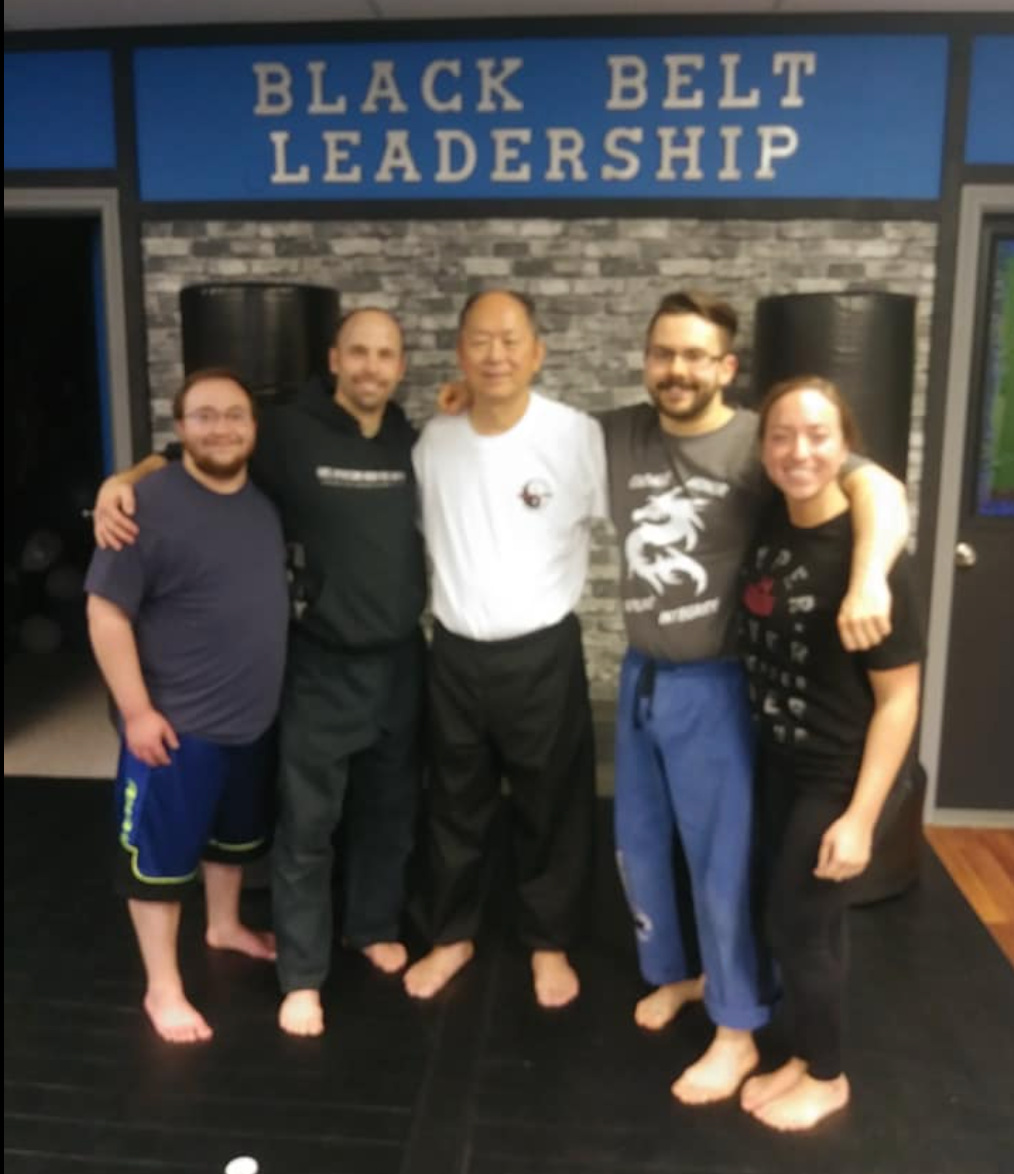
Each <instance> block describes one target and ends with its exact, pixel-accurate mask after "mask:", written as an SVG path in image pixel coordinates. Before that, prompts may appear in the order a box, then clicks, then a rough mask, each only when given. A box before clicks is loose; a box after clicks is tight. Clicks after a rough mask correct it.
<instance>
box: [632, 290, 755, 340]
mask: <svg viewBox="0 0 1014 1174" xmlns="http://www.w3.org/2000/svg"><path fill="white" fill-rule="evenodd" d="M670 314H694V315H696V317H698V318H703V319H704V320H705V321H706V322H710V323H712V325H714V326H717V327H718V328H719V329H720V330H722V331H724V332H725V336H726V341H725V346H726V349H727V350H731V348H732V344H733V342H735V340H736V331H737V330H738V329H739V317H738V316H737V314H736V311H735V310H734V309H733V308H732V306H730V305H729V303H728V302H723V301H722V299H721V298H716V297H715V296H714V295H713V294H709V293H704V292H703V291H702V290H695V289H689V290H677V291H676V292H675V293H667V294H666V295H665V297H663V298H662V300H661V301H660V302H659V303H658V305H657V306H656V307H655V313H654V314H652V316H651V321H650V322H649V323H648V329H647V330H646V331H645V334H644V341H645V345H647V343H648V339H650V338H651V332H652V331H653V330H654V329H655V323H656V322H657V321H658V320H659V318H666V317H668V316H669V315H670Z"/></svg>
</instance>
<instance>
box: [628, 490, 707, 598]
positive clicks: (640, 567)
mask: <svg viewBox="0 0 1014 1174" xmlns="http://www.w3.org/2000/svg"><path fill="white" fill-rule="evenodd" d="M709 488H710V483H709V482H707V481H706V480H705V479H703V478H697V477H691V478H690V479H689V480H688V481H687V482H686V484H685V485H674V486H673V487H672V488H671V489H667V490H665V492H663V493H652V494H650V495H649V496H648V499H647V501H646V502H645V503H644V505H642V506H638V508H637V509H635V510H633V511H632V512H631V515H630V520H631V522H633V523H634V525H633V528H632V529H631V531H630V533H629V534H628V535H627V538H626V541H625V543H624V553H625V554H626V559H627V567H628V574H629V575H630V577H631V578H637V579H643V580H644V582H645V583H647V584H648V586H649V587H651V589H652V591H654V592H655V593H656V594H657V595H664V594H665V590H666V588H667V587H675V586H678V585H679V584H680V583H682V582H683V580H684V579H687V580H689V581H690V583H691V584H692V585H693V588H694V594H695V595H701V594H702V593H703V592H704V591H705V590H707V586H708V573H707V571H705V569H704V567H703V566H701V564H700V563H699V562H698V561H697V560H696V559H695V558H692V557H691V556H690V554H688V553H687V552H688V551H692V550H694V549H695V548H696V546H697V539H698V535H699V534H700V532H701V531H702V530H703V529H704V523H703V521H702V519H701V514H700V510H701V509H702V508H703V507H704V506H705V505H706V504H707V502H708V500H709V498H710V497H712V496H714V494H713V491H711V492H709Z"/></svg>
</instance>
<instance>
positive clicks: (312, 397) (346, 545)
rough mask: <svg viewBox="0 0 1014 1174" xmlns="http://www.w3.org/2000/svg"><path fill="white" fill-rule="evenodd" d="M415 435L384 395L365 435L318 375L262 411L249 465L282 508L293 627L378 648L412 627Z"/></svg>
mask: <svg viewBox="0 0 1014 1174" xmlns="http://www.w3.org/2000/svg"><path fill="white" fill-rule="evenodd" d="M415 439H416V432H415V429H414V428H413V427H412V425H411V424H410V423H409V422H408V420H407V419H406V417H405V413H404V412H403V411H402V410H401V408H400V407H398V405H397V404H393V403H389V404H388V405H387V408H386V410H385V412H384V418H383V422H382V424H381V427H380V431H379V432H378V433H377V435H376V436H373V437H370V438H369V439H367V438H366V437H364V436H363V435H362V433H361V432H360V430H359V424H358V422H357V421H356V419H355V418H354V417H353V416H351V415H350V414H349V413H348V412H346V411H345V409H344V408H342V407H340V406H339V405H338V404H337V403H335V400H334V392H333V388H331V387H329V386H328V385H327V383H325V381H324V380H323V379H315V380H312V381H311V382H310V383H309V384H307V386H306V387H304V388H303V390H302V391H301V392H300V393H299V395H298V397H297V398H296V399H295V400H294V401H293V402H292V403H288V404H282V405H278V406H275V405H269V406H268V407H266V408H265V409H264V411H263V412H262V413H261V418H260V423H259V428H258V438H257V449H256V452H255V453H254V457H253V460H252V462H251V471H252V473H253V476H254V479H255V480H256V482H257V484H258V485H259V486H260V488H261V489H263V490H264V492H265V493H267V494H268V496H269V497H270V498H271V499H272V501H274V503H275V505H276V506H277V507H278V511H279V513H280V514H281V518H282V527H283V529H284V531H285V540H286V542H287V543H288V546H289V556H290V564H291V567H292V572H293V592H294V595H293V601H294V627H295V628H296V630H300V631H302V632H304V633H305V634H306V635H307V636H310V637H312V638H313V639H314V640H316V641H318V642H320V643H323V644H325V645H327V646H328V647H330V648H333V649H347V650H350V651H364V652H365V651H378V650H381V649H383V648H387V647H390V646H392V645H395V644H398V643H400V642H402V641H404V640H406V639H408V638H409V637H411V636H413V635H414V633H415V632H416V631H417V629H418V624H419V614H420V612H421V611H422V608H423V605H424V604H425V601H426V572H425V563H424V560H423V548H422V537H421V535H420V534H419V530H418V527H417V525H416V518H417V511H418V507H417V504H416V488H415V478H414V475H413V472H412V445H413V444H414V443H415Z"/></svg>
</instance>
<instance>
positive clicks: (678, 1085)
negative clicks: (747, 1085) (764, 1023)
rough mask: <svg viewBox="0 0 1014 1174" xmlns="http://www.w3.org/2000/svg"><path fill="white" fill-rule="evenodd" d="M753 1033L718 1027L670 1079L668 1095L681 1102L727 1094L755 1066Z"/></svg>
mask: <svg viewBox="0 0 1014 1174" xmlns="http://www.w3.org/2000/svg"><path fill="white" fill-rule="evenodd" d="M759 1059H760V1057H759V1056H758V1054H757V1048H756V1045H755V1044H754V1042H753V1035H752V1034H751V1033H750V1032H749V1031H740V1030H738V1029H736V1028H732V1027H720V1028H718V1030H717V1031H716V1032H715V1038H714V1039H713V1040H712V1041H711V1046H710V1047H709V1048H708V1050H707V1051H706V1052H705V1053H704V1055H703V1056H701V1058H700V1059H699V1060H697V1061H696V1062H695V1063H693V1064H691V1065H690V1067H689V1068H687V1069H685V1070H684V1071H683V1073H682V1074H681V1075H680V1076H679V1077H677V1079H676V1080H674V1081H673V1084H672V1095H673V1096H674V1097H675V1098H676V1099H677V1100H678V1101H682V1102H683V1104H685V1105H710V1104H711V1103H712V1102H714V1101H724V1100H726V1099H727V1098H728V1097H731V1096H732V1095H733V1094H734V1093H735V1092H736V1090H737V1089H738V1088H739V1086H740V1085H741V1084H742V1083H743V1079H744V1077H746V1076H747V1075H748V1074H749V1073H750V1072H752V1071H753V1070H754V1068H756V1067H757V1062H758V1060H759Z"/></svg>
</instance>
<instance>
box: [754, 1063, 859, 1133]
mask: <svg viewBox="0 0 1014 1174" xmlns="http://www.w3.org/2000/svg"><path fill="white" fill-rule="evenodd" d="M849 1096H850V1089H849V1082H848V1078H847V1077H846V1076H845V1075H844V1074H842V1075H841V1076H836V1077H835V1078H834V1079H833V1080H816V1079H815V1078H814V1077H812V1076H811V1075H810V1074H809V1073H808V1072H804V1073H803V1075H802V1076H800V1078H799V1079H798V1080H797V1081H796V1082H795V1084H793V1085H792V1087H791V1088H790V1089H789V1090H788V1091H787V1092H784V1093H782V1095H781V1096H780V1097H775V1098H774V1100H771V1101H768V1103H767V1104H766V1105H763V1106H762V1107H761V1108H759V1109H758V1110H757V1111H756V1112H755V1113H754V1116H755V1117H756V1118H757V1120H758V1121H762V1122H763V1123H764V1124H765V1125H767V1126H769V1127H770V1128H771V1129H777V1130H779V1131H780V1132H783V1133H790V1132H791V1133H797V1132H801V1131H802V1130H805V1129H812V1128H813V1127H814V1126H815V1125H817V1124H819V1122H821V1121H823V1120H824V1118H825V1117H830V1116H831V1114H832V1113H837V1112H839V1111H840V1110H841V1109H844V1108H845V1106H846V1105H847V1104H848V1103H849Z"/></svg>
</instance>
